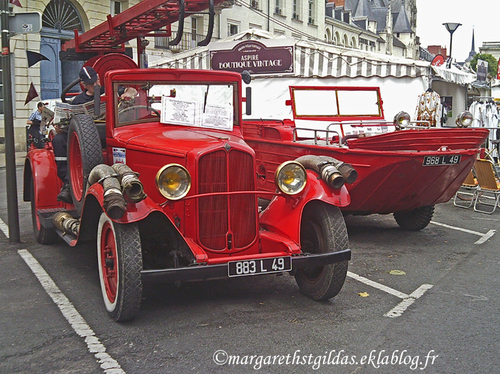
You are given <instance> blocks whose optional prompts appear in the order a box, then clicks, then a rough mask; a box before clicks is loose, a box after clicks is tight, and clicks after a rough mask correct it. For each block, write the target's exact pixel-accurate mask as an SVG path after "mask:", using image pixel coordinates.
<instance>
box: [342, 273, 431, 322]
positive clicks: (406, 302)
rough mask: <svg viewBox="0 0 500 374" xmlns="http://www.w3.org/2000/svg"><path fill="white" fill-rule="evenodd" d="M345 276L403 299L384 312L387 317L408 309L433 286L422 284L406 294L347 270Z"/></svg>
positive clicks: (396, 315)
mask: <svg viewBox="0 0 500 374" xmlns="http://www.w3.org/2000/svg"><path fill="white" fill-rule="evenodd" d="M347 276H348V277H351V278H353V279H355V280H357V281H359V282H361V283H364V284H367V285H368V286H371V287H373V288H377V289H379V290H381V291H384V292H387V293H388V294H390V295H393V296H396V297H399V298H400V299H403V301H401V302H400V303H399V304H398V305H396V306H395V307H394V308H392V309H391V310H390V311H388V312H387V313H386V314H384V317H389V318H396V317H399V316H401V315H402V314H403V313H404V311H405V310H406V309H408V307H409V306H410V305H411V304H413V303H414V302H415V300H417V299H419V298H420V297H421V296H422V295H423V294H424V293H425V291H427V290H429V289H431V288H432V287H433V285H432V284H423V285H421V286H420V287H419V288H417V289H416V290H415V291H413V292H412V293H411V294H409V295H407V294H405V293H404V292H400V291H398V290H395V289H394V288H391V287H388V286H385V285H383V284H380V283H377V282H374V281H372V280H370V279H368V278H365V277H362V276H360V275H358V274H354V273H352V272H350V271H348V272H347Z"/></svg>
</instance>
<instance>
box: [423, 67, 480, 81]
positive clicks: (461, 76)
mask: <svg viewBox="0 0 500 374" xmlns="http://www.w3.org/2000/svg"><path fill="white" fill-rule="evenodd" d="M432 70H433V71H434V73H435V74H436V75H437V76H438V77H440V78H441V79H443V80H445V81H446V82H450V83H455V84H462V85H465V84H469V83H472V82H474V81H475V80H476V75H475V74H472V73H468V72H466V71H462V70H459V69H458V68H456V67H455V66H453V65H452V67H451V68H446V67H443V66H432Z"/></svg>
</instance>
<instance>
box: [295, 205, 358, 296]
mask: <svg viewBox="0 0 500 374" xmlns="http://www.w3.org/2000/svg"><path fill="white" fill-rule="evenodd" d="M300 244H301V247H302V252H304V253H330V252H337V251H341V250H344V249H347V248H348V247H349V238H348V236H347V228H346V225H345V222H344V217H343V216H342V213H341V212H340V209H339V208H338V207H336V206H332V205H328V204H325V203H322V202H319V201H313V202H311V203H309V204H308V205H307V206H306V208H305V210H304V213H303V215H302V222H301V227H300ZM347 266H348V262H347V261H342V262H339V263H335V264H328V265H324V266H319V267H315V268H304V269H299V270H297V273H296V274H295V280H296V281H297V284H298V286H299V289H300V291H301V292H302V293H303V294H304V295H306V296H308V297H310V298H311V299H313V300H328V299H331V298H332V297H334V296H335V295H337V294H338V293H339V292H340V290H341V289H342V286H343V285H344V282H345V277H346V275H347Z"/></svg>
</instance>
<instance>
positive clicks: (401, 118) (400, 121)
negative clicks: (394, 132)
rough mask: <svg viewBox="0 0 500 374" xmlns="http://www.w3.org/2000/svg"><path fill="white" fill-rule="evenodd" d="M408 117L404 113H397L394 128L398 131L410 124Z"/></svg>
mask: <svg viewBox="0 0 500 374" xmlns="http://www.w3.org/2000/svg"><path fill="white" fill-rule="evenodd" d="M410 121H411V119H410V115H409V114H408V113H406V112H399V113H398V114H396V115H395V116H394V126H396V128H398V129H400V128H403V127H406V126H408V125H409V124H410Z"/></svg>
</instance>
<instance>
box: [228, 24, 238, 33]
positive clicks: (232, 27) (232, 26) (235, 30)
mask: <svg viewBox="0 0 500 374" xmlns="http://www.w3.org/2000/svg"><path fill="white" fill-rule="evenodd" d="M227 27H228V31H227V34H228V36H231V35H236V34H237V33H238V25H235V24H233V23H229V24H228V25H227Z"/></svg>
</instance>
